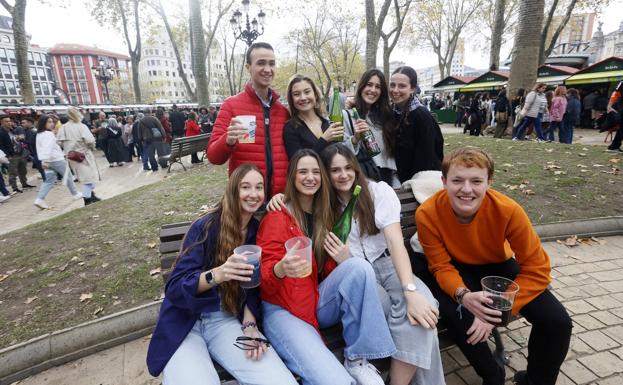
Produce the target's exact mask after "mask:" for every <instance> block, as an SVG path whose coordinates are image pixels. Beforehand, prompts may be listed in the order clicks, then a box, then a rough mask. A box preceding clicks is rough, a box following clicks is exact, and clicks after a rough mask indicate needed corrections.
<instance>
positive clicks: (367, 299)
mask: <svg viewBox="0 0 623 385" xmlns="http://www.w3.org/2000/svg"><path fill="white" fill-rule="evenodd" d="M318 291H319V294H320V298H319V300H318V307H317V308H316V315H317V317H318V323H319V325H320V327H321V328H327V327H330V326H333V325H335V324H337V323H338V322H340V321H341V322H342V327H343V337H344V341H345V342H346V347H345V348H344V356H345V357H347V358H350V359H357V358H367V359H374V358H383V357H389V356H391V355H393V354H394V353H395V352H396V346H395V345H394V342H393V340H392V335H391V333H390V331H389V327H388V326H387V321H386V320H385V314H384V313H383V307H382V305H381V302H380V300H379V295H378V289H377V284H376V277H375V274H374V270H373V269H372V266H371V265H370V263H369V262H367V261H366V260H364V259H362V258H349V259H347V260H346V261H344V262H342V263H341V264H339V265H338V266H337V267H336V268H335V270H333V271H332V272H331V274H329V276H328V277H327V278H326V279H325V280H324V281H322V283H320V286H319V288H318ZM311 294H312V293H310V295H311ZM262 309H263V312H264V332H265V333H266V336H267V337H268V339H269V340H270V342H271V343H272V344H273V346H274V348H275V350H276V351H277V353H279V356H281V358H282V359H283V361H284V362H285V363H286V365H287V366H288V368H289V369H290V370H291V371H292V372H294V373H296V374H298V375H299V376H300V377H301V379H302V380H303V385H355V380H354V379H353V378H352V377H351V376H350V375H349V374H348V372H347V371H346V369H345V368H344V366H342V364H341V363H340V362H339V361H338V360H337V359H336V358H335V356H334V355H333V353H331V351H330V350H329V349H328V348H327V347H326V346H325V344H324V342H323V340H322V337H321V336H320V334H319V333H318V331H317V330H316V329H315V328H314V327H313V326H312V325H311V324H309V323H307V322H305V321H303V320H301V319H299V318H297V317H295V316H294V315H292V313H290V312H289V311H287V310H285V309H284V308H282V307H280V306H277V305H273V304H271V303H268V302H262Z"/></svg>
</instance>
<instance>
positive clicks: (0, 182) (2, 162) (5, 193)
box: [0, 150, 11, 203]
mask: <svg viewBox="0 0 623 385" xmlns="http://www.w3.org/2000/svg"><path fill="white" fill-rule="evenodd" d="M8 164H9V158H7V157H6V154H5V153H4V151H2V150H0V166H6V165H8ZM9 198H11V193H9V190H7V189H6V185H5V184H4V175H3V174H2V172H1V171H0V203H2V202H4V201H6V200H7V199H9Z"/></svg>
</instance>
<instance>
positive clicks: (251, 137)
mask: <svg viewBox="0 0 623 385" xmlns="http://www.w3.org/2000/svg"><path fill="white" fill-rule="evenodd" d="M236 119H238V120H239V121H240V122H241V123H242V125H243V126H244V127H246V128H247V130H248V131H247V133H246V134H245V135H244V137H243V138H240V139H238V142H239V143H255V128H256V121H255V115H238V116H236Z"/></svg>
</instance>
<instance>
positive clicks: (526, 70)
mask: <svg viewBox="0 0 623 385" xmlns="http://www.w3.org/2000/svg"><path fill="white" fill-rule="evenodd" d="M544 8H545V0H522V1H521V3H520V5H519V20H521V22H520V23H519V24H518V25H517V32H516V34H515V45H514V47H513V63H512V67H511V68H512V69H513V70H512V72H511V76H510V79H509V81H508V84H509V87H508V88H509V93H510V98H512V97H514V96H515V94H516V93H517V90H518V89H519V88H529V87H531V86H532V85H533V84H534V82H535V81H536V73H537V68H538V66H539V47H540V40H541V30H542V29H541V27H542V25H543V11H544Z"/></svg>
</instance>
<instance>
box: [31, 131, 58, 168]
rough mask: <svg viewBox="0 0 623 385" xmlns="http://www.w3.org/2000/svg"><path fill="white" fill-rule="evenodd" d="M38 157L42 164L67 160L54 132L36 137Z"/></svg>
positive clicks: (40, 133)
mask: <svg viewBox="0 0 623 385" xmlns="http://www.w3.org/2000/svg"><path fill="white" fill-rule="evenodd" d="M36 146H37V157H38V158H39V160H40V161H42V162H57V161H60V160H65V153H63V150H62V149H61V147H60V146H59V145H58V143H56V136H54V133H52V131H43V132H39V133H37V137H36Z"/></svg>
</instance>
